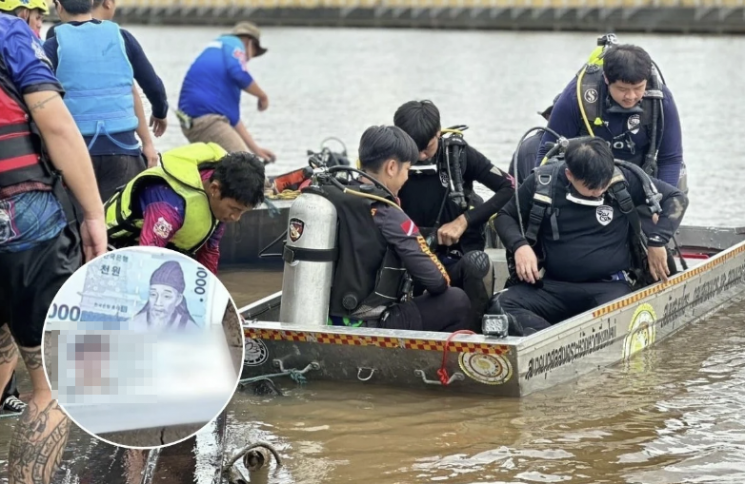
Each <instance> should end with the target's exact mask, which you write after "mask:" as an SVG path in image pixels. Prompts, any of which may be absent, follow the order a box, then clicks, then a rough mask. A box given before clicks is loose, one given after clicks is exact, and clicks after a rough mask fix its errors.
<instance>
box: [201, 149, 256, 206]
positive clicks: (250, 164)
mask: <svg viewBox="0 0 745 484" xmlns="http://www.w3.org/2000/svg"><path fill="white" fill-rule="evenodd" d="M264 176H265V175H264V163H263V162H262V161H261V160H260V159H259V158H258V157H257V156H256V155H254V154H252V153H248V152H245V151H237V152H235V153H229V154H227V155H225V156H224V157H223V159H221V160H220V162H219V163H218V164H217V167H215V171H214V172H213V173H212V176H210V181H218V182H220V196H221V197H222V198H226V197H227V198H232V199H235V200H237V201H238V202H239V203H242V204H244V205H250V206H252V207H256V206H257V205H260V204H261V203H262V202H263V201H264Z"/></svg>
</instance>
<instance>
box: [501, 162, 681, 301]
mask: <svg viewBox="0 0 745 484" xmlns="http://www.w3.org/2000/svg"><path fill="white" fill-rule="evenodd" d="M565 167H566V165H565V163H564V162H563V161H559V160H557V159H556V158H553V159H552V160H550V161H549V162H548V163H547V164H544V165H541V166H539V167H538V168H536V169H535V171H534V172H533V174H534V176H535V193H534V195H533V200H532V203H531V207H530V212H529V216H528V220H527V227H526V229H525V238H526V240H527V241H528V243H529V244H530V245H531V247H533V248H534V250H536V249H537V250H536V253H537V256H538V258H539V261H541V259H542V251H541V248H540V243H539V242H540V238H539V234H540V231H541V226H542V224H543V220H544V219H545V218H548V219H549V223H550V227H551V235H550V237H551V238H552V239H553V240H554V241H558V240H559V239H560V238H561V234H560V233H559V227H558V221H557V217H558V213H557V212H558V209H555V208H554V199H555V198H556V194H557V188H558V183H557V182H558V179H559V173H561V170H564V169H565ZM608 194H609V195H610V197H611V199H612V200H613V203H614V204H615V205H616V206H617V207H618V209H619V210H620V211H621V213H623V214H624V215H626V217H628V219H629V222H630V225H631V230H630V231H629V237H630V240H629V247H630V249H631V256H632V263H633V267H631V268H630V271H631V272H632V273H633V278H634V280H635V281H636V283H637V285H638V286H641V287H643V286H646V285H648V284H651V283H652V282H654V281H653V280H652V279H651V276H650V275H649V268H648V263H647V255H646V254H647V238H646V235H645V234H644V232H643V231H642V227H641V221H640V219H639V215H638V212H637V207H636V204H635V203H634V201H633V199H632V198H631V194H630V193H629V191H628V187H627V181H626V177H625V176H624V174H623V172H622V171H621V170H620V169H619V168H618V167H615V169H614V173H613V178H611V182H610V185H609V187H608ZM508 252H509V251H508ZM507 259H508V260H507V263H508V264H507V265H508V270H509V273H510V278H511V280H512V282H513V283H514V282H516V281H517V280H518V279H517V274H516V272H515V261H514V254H511V253H508V254H507ZM671 270H672V268H671Z"/></svg>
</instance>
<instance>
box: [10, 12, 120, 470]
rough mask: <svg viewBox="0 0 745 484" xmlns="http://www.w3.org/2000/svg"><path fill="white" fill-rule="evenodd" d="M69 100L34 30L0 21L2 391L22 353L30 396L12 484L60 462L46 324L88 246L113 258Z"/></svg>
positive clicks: (62, 433)
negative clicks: (76, 205)
mask: <svg viewBox="0 0 745 484" xmlns="http://www.w3.org/2000/svg"><path fill="white" fill-rule="evenodd" d="M62 94H63V90H62V87H61V86H60V84H59V82H58V81H57V79H56V78H55V77H54V74H53V73H52V70H51V65H50V62H49V59H47V57H46V56H45V55H44V50H43V48H42V46H41V44H40V42H39V40H38V38H37V37H36V36H35V35H34V33H33V32H32V30H31V29H30V28H29V26H28V24H27V23H26V22H25V21H24V20H23V19H20V18H17V17H13V16H10V15H5V14H0V274H1V275H2V276H1V277H0V389H2V388H5V387H6V385H7V384H8V382H9V381H10V379H11V376H12V374H13V370H14V369H15V366H16V363H17V361H18V356H19V353H20V356H21V357H22V358H23V361H24V363H25V364H26V369H27V370H28V373H29V376H30V378H31V384H32V387H33V394H32V396H31V399H30V401H29V402H28V406H27V407H26V408H25V409H24V410H23V413H22V414H21V416H20V419H19V422H18V424H17V425H16V427H15V431H14V433H13V436H12V438H11V442H10V452H9V473H10V484H22V483H23V484H48V483H49V482H50V481H51V479H52V476H53V475H54V471H55V470H56V468H57V466H58V464H59V462H60V459H61V458H62V452H63V450H64V448H65V444H66V442H67V435H68V432H69V428H70V422H69V420H68V419H67V417H66V416H65V414H64V413H63V412H62V410H61V409H60V407H59V406H58V405H57V402H56V401H53V400H52V392H51V389H50V388H49V385H48V383H47V379H46V376H45V375H44V368H43V367H42V360H41V338H42V332H43V329H44V321H45V319H46V314H47V311H48V309H49V306H50V304H51V303H52V299H53V298H54V296H55V295H56V293H57V291H58V290H59V288H60V287H62V284H63V283H64V282H65V281H66V280H67V278H68V277H70V276H71V275H72V274H73V272H75V270H76V269H77V268H78V267H80V265H81V263H82V260H81V255H82V254H81V242H82V252H83V253H84V256H85V258H86V260H89V259H92V258H93V257H96V256H98V255H100V254H103V253H105V252H106V227H105V225H104V217H103V213H104V212H103V204H102V203H101V199H100V197H99V195H98V188H97V185H96V178H95V176H94V174H93V167H92V164H91V159H90V156H89V155H88V149H87V148H86V145H85V142H84V141H83V137H82V136H81V134H80V132H79V131H78V128H77V126H76V125H75V121H74V120H73V118H72V116H71V115H70V112H69V111H68V110H67V108H66V107H65V104H64V102H63V101H62V97H61V95H62ZM63 181H64V184H65V185H66V186H67V188H68V189H69V190H70V191H71V192H72V193H73V195H75V197H76V198H77V200H78V201H79V202H80V205H81V206H82V209H83V215H82V218H81V220H82V223H81V225H80V227H78V225H77V222H76V219H75V216H74V214H73V213H72V211H71V210H72V205H71V203H70V199H69V198H68V196H67V192H66V191H65V188H64V186H63ZM14 341H15V342H14Z"/></svg>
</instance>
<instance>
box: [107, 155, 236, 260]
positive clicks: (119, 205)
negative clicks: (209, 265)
mask: <svg viewBox="0 0 745 484" xmlns="http://www.w3.org/2000/svg"><path fill="white" fill-rule="evenodd" d="M226 154H227V152H226V151H225V150H224V149H222V148H221V147H220V146H219V145H218V144H216V143H193V144H190V145H186V146H182V147H180V148H175V149H172V150H170V151H166V152H165V153H162V154H161V163H160V165H158V166H155V167H153V168H148V169H147V170H145V171H143V172H142V173H140V174H139V175H137V176H136V177H134V178H133V179H132V180H130V182H129V183H127V184H126V185H125V186H124V188H122V189H121V190H119V191H118V192H117V193H116V194H114V195H113V196H112V197H111V198H110V199H109V200H108V201H107V202H106V204H105V210H106V228H107V231H108V236H109V241H110V242H111V243H112V244H113V245H114V246H116V247H127V246H131V245H137V244H138V243H139V238H140V232H141V230H142V222H143V220H142V218H143V215H142V209H141V207H140V197H139V195H140V193H142V190H143V189H144V188H145V187H146V186H148V185H150V184H152V183H166V184H167V185H168V186H169V187H171V189H172V190H173V191H174V192H176V194H177V195H179V196H180V197H181V199H182V200H183V201H184V205H185V212H184V223H183V225H182V227H181V228H180V229H179V230H178V231H177V232H176V233H175V234H174V236H173V238H172V239H171V241H170V245H169V247H170V248H172V249H175V250H178V251H180V252H184V253H187V254H193V253H195V252H196V251H197V250H199V248H200V247H201V246H202V245H204V243H205V242H207V240H208V239H209V238H210V236H211V235H212V233H213V232H214V231H215V228H216V226H217V220H216V219H215V217H214V216H213V215H212V210H211V209H210V202H209V199H208V198H207V194H206V193H205V191H204V185H203V183H202V177H201V175H200V173H199V172H200V169H209V168H213V167H214V166H215V165H216V164H217V163H218V162H219V161H220V160H221V159H222V158H223V157H224V156H225V155H226Z"/></svg>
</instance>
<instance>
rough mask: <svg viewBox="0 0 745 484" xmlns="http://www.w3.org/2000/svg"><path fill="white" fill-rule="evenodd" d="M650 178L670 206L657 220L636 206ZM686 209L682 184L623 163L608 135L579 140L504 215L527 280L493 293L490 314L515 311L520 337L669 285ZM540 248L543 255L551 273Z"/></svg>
mask: <svg viewBox="0 0 745 484" xmlns="http://www.w3.org/2000/svg"><path fill="white" fill-rule="evenodd" d="M629 168H633V169H629ZM637 170H639V171H637ZM644 182H646V183H647V185H646V189H649V187H650V185H651V184H654V186H655V187H656V189H657V190H658V191H659V193H660V194H661V201H660V207H661V212H660V213H659V214H655V217H654V218H645V217H639V216H638V214H637V210H636V207H639V206H643V205H645V203H647V202H646V200H647V199H648V198H649V197H648V195H647V194H645V186H644V184H643V183H644ZM650 182H651V183H650ZM518 203H519V205H518ZM687 206H688V198H687V197H686V196H685V195H684V194H683V193H682V192H681V191H680V190H678V189H677V188H675V187H673V186H671V185H669V184H667V183H665V182H662V181H660V180H656V179H653V178H651V179H650V178H648V177H646V175H645V174H644V173H641V171H640V169H639V168H638V167H636V166H634V165H630V164H627V165H625V166H619V167H616V166H615V163H614V159H613V153H612V152H611V149H610V148H609V147H608V144H607V143H606V142H605V141H603V140H602V139H601V138H591V137H586V138H578V139H574V140H570V141H569V142H568V144H567V145H566V152H565V155H564V159H562V158H561V157H559V158H555V159H553V160H552V161H551V162H549V163H548V164H546V165H543V166H541V167H539V168H537V169H536V171H535V172H534V173H533V174H532V175H530V176H529V177H528V178H527V179H526V180H525V183H524V184H523V185H522V186H521V187H520V189H519V192H518V197H517V200H516V199H515V198H514V197H513V199H512V200H510V202H509V203H508V204H507V205H505V207H504V208H503V209H502V210H501V211H500V212H499V216H498V217H497V219H496V230H497V233H498V234H499V238H500V239H501V240H502V242H503V244H504V246H505V248H506V249H507V251H508V254H510V253H511V254H514V273H513V274H514V276H516V279H519V280H514V281H510V283H508V286H507V287H508V288H507V289H506V290H504V291H501V292H500V293H498V294H497V295H495V296H494V298H493V299H492V303H491V305H490V307H489V310H488V311H487V313H488V314H506V315H507V318H508V320H509V324H510V332H511V334H515V335H517V336H522V335H525V336H527V335H529V334H532V333H534V332H536V331H539V330H541V329H544V328H548V327H549V326H550V325H552V324H556V323H558V322H560V321H564V320H565V319H567V318H570V317H572V316H574V315H577V314H579V313H581V312H584V311H588V310H590V309H592V308H594V307H596V306H599V305H602V304H605V303H607V302H609V301H612V300H613V299H616V298H619V297H622V296H624V295H626V294H628V293H630V292H632V291H634V290H636V289H639V288H640V287H643V286H644V285H646V284H649V283H652V282H654V281H659V280H663V281H666V280H667V276H668V275H670V273H671V270H675V268H674V260H672V258H668V252H667V249H666V245H667V243H668V241H669V240H670V239H671V237H672V236H673V234H674V233H675V231H676V230H677V229H678V227H679V226H680V223H681V221H682V218H683V215H684V213H685V210H686V208H687ZM518 211H519V215H518ZM521 221H524V222H525V223H526V224H527V228H525V229H524V230H523V228H522V227H521V226H520V222H521ZM533 247H535V248H536V249H539V250H538V253H539V254H541V261H540V265H541V266H542V269H543V270H545V273H544V275H543V277H542V276H541V274H540V272H539V259H538V257H537V256H536V251H534V249H533ZM671 264H672V265H671Z"/></svg>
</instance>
